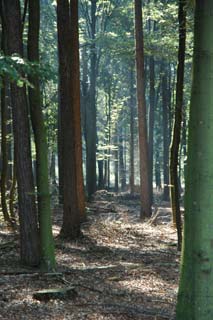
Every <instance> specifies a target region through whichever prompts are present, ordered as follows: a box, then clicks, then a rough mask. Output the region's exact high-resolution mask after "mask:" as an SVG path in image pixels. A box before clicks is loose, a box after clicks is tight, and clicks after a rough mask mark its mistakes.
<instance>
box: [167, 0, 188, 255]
mask: <svg viewBox="0 0 213 320" xmlns="http://www.w3.org/2000/svg"><path fill="white" fill-rule="evenodd" d="M185 5H186V1H183V0H179V12H178V19H179V50H178V68H177V83H176V104H175V122H174V128H173V139H172V144H171V149H170V185H171V205H172V213H173V223H174V225H175V226H176V227H177V233H178V249H179V250H180V249H181V242H182V231H181V229H182V226H181V213H180V202H179V201H180V194H179V183H178V154H179V146H180V136H181V121H182V109H183V86H184V62H185V47H186V11H185V8H184V7H185Z"/></svg>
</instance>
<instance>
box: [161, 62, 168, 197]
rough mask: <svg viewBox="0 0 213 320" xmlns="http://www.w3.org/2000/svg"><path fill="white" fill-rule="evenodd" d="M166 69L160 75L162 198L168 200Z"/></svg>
mask: <svg viewBox="0 0 213 320" xmlns="http://www.w3.org/2000/svg"><path fill="white" fill-rule="evenodd" d="M167 80H168V79H167V70H166V67H165V68H164V74H163V77H162V107H163V180H164V181H163V183H164V187H163V200H164V201H169V123H168V96H167V93H168V92H167Z"/></svg>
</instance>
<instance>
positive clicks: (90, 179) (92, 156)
mask: <svg viewBox="0 0 213 320" xmlns="http://www.w3.org/2000/svg"><path fill="white" fill-rule="evenodd" d="M96 9H97V0H91V26H90V27H91V28H90V29H91V40H92V44H91V52H90V57H91V58H90V92H89V102H88V104H87V107H86V131H87V133H86V141H85V142H86V182H87V194H88V198H89V199H90V198H91V196H92V194H93V193H94V192H95V191H96V135H97V128H96V67H97V53H96V45H95V37H96V36H95V35H96Z"/></svg>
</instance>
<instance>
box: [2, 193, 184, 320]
mask: <svg viewBox="0 0 213 320" xmlns="http://www.w3.org/2000/svg"><path fill="white" fill-rule="evenodd" d="M139 210H140V203H139V199H138V197H137V195H135V197H130V196H129V195H128V194H119V195H117V196H116V195H115V194H113V193H111V194H110V193H106V192H105V191H102V192H98V193H97V194H96V197H95V199H94V201H93V203H91V204H90V205H88V208H87V211H88V221H87V222H86V223H84V224H83V226H82V236H81V237H80V239H78V240H76V241H72V242H65V241H62V240H61V239H60V238H58V237H57V234H58V232H59V230H60V225H61V215H60V210H58V209H55V210H54V214H53V215H54V217H53V218H54V235H55V237H56V241H55V243H56V256H57V270H56V272H55V273H53V274H42V273H40V272H39V270H36V269H26V268H24V267H22V266H21V265H20V263H19V244H18V235H14V234H12V233H11V232H9V231H8V230H7V229H6V228H5V225H4V224H3V223H0V319H5V320H6V319H7V320H15V319H17V320H25V319H26V320H30V319H51V320H52V319H55V320H63V319H67V320H68V319H73V320H74V319H75V320H78V319H82V320H83V319H88V320H114V319H116V320H127V319H141V320H161V319H162V320H163V319H169V320H172V319H174V311H175V303H176V295H177V286H178V276H179V258H180V254H179V253H177V250H176V232H175V230H174V229H173V227H172V225H171V210H170V208H169V205H168V204H167V203H162V202H160V201H158V207H156V208H155V209H154V218H152V219H151V220H149V221H148V220H147V221H145V222H140V220H139ZM67 287H68V288H70V287H72V288H73V289H72V290H73V292H74V294H73V295H71V296H64V297H63V298H62V297H59V298H58V299H50V300H49V299H47V300H46V301H39V300H37V299H35V298H33V294H34V293H35V292H37V291H38V290H41V289H48V288H49V289H51V288H53V289H55V288H67Z"/></svg>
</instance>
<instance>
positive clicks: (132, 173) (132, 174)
mask: <svg viewBox="0 0 213 320" xmlns="http://www.w3.org/2000/svg"><path fill="white" fill-rule="evenodd" d="M133 81H134V76H133V68H132V69H131V71H130V146H129V147H130V177H129V186H130V193H131V194H133V193H134V189H135V154H134V148H135V141H134V116H135V112H134V110H135V108H134V82H133Z"/></svg>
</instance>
